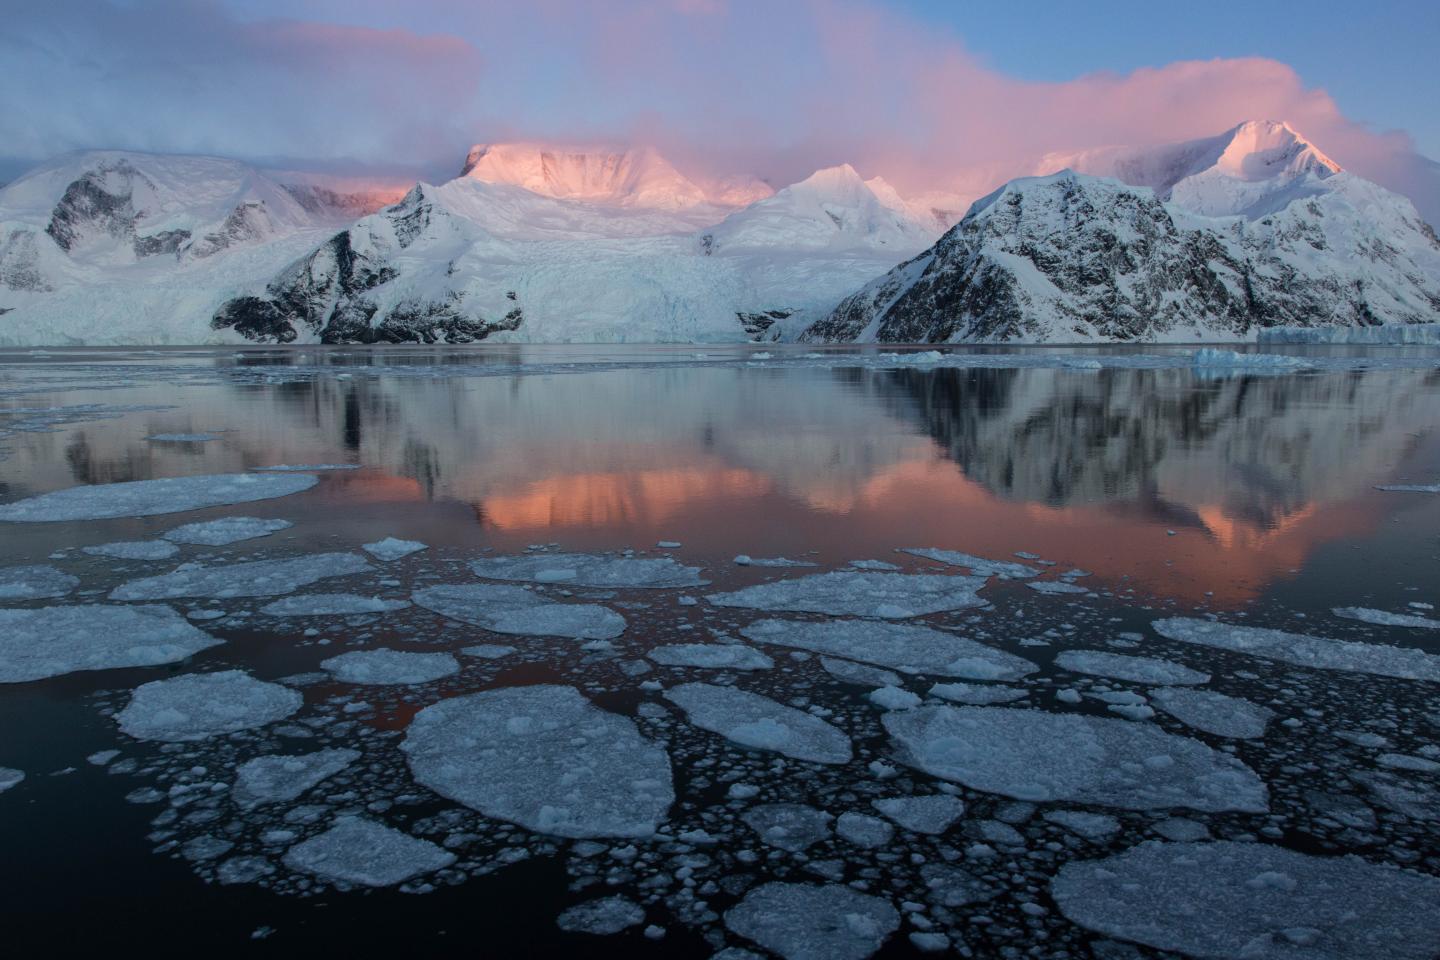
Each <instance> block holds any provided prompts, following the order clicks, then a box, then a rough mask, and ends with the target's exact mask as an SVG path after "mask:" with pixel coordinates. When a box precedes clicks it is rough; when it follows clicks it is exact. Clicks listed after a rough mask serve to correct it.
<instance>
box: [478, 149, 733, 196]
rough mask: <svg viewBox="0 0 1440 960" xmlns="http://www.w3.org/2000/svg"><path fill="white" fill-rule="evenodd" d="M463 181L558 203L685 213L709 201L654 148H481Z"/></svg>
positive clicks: (692, 182)
mask: <svg viewBox="0 0 1440 960" xmlns="http://www.w3.org/2000/svg"><path fill="white" fill-rule="evenodd" d="M460 175H461V176H462V177H468V178H469V179H471V180H479V181H481V182H484V183H504V184H511V185H513V186H517V187H522V188H524V189H526V190H529V191H530V192H531V193H538V194H540V195H541V196H543V197H551V198H553V199H556V200H576V201H581V202H585V203H598V204H607V205H613V206H624V207H649V208H653V209H659V210H683V209H686V208H688V207H696V206H700V205H702V204H705V203H707V202H709V198H708V197H707V196H706V194H705V191H704V190H702V189H701V188H700V187H699V186H697V185H696V184H695V183H694V181H692V180H690V179H689V178H688V177H686V176H685V175H684V174H682V173H681V172H680V171H679V170H676V169H675V167H674V166H673V165H671V163H670V161H668V160H666V159H665V158H664V157H663V156H661V155H660V153H659V151H657V150H655V149H654V148H653V147H636V148H633V149H628V150H615V149H608V148H603V147H576V146H561V147H557V146H545V145H541V144H536V143H496V144H477V145H476V146H474V147H471V148H470V153H469V154H468V155H467V156H466V157H465V166H464V168H463V169H462V170H461V171H460Z"/></svg>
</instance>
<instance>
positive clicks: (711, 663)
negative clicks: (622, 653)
mask: <svg viewBox="0 0 1440 960" xmlns="http://www.w3.org/2000/svg"><path fill="white" fill-rule="evenodd" d="M646 656H648V657H649V658H650V659H651V660H654V661H655V662H656V663H659V664H664V665H665V666H668V667H708V668H711V669H716V670H769V669H770V668H772V667H774V666H775V661H773V660H771V659H770V658H769V657H767V656H765V654H763V653H761V652H760V651H759V650H755V649H752V648H750V647H742V646H740V645H739V644H735V643H674V644H669V645H667V646H662V647H656V648H655V649H653V650H651V651H650V652H649V653H648V654H646Z"/></svg>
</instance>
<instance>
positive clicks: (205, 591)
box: [110, 553, 374, 600]
mask: <svg viewBox="0 0 1440 960" xmlns="http://www.w3.org/2000/svg"><path fill="white" fill-rule="evenodd" d="M371 569H374V568H372V567H371V566H370V564H368V563H366V562H365V561H364V560H363V559H362V558H361V557H360V556H359V554H354V553H314V554H310V555H309V556H303V557H291V558H289V559H286V560H252V561H250V562H248V563H226V564H220V565H218V566H211V567H206V566H201V565H200V564H197V563H187V564H182V565H181V566H178V567H176V568H175V569H174V570H172V571H170V572H169V573H165V574H161V575H160V576H158V577H145V578H143V579H140V580H131V581H130V582H128V583H122V584H121V585H120V586H118V587H116V588H115V589H114V590H112V591H110V599H111V600H171V599H174V598H176V597H213V598H215V599H217V600H224V599H228V598H231V597H274V596H278V595H279V594H282V593H291V592H293V591H295V590H299V589H300V588H301V587H307V586H309V585H310V584H312V583H315V582H316V581H319V580H328V579H329V578H331V577H347V576H352V575H354V574H357V573H364V572H366V571H367V570H371Z"/></svg>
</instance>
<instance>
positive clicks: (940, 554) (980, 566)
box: [901, 547, 1040, 580]
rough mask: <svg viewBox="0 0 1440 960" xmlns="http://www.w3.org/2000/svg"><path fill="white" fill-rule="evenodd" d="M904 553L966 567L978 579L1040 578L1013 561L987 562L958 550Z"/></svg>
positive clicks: (905, 549) (923, 549)
mask: <svg viewBox="0 0 1440 960" xmlns="http://www.w3.org/2000/svg"><path fill="white" fill-rule="evenodd" d="M901 552H902V553H909V554H914V555H915V556H917V557H924V558H925V559H926V560H937V561H939V562H940V563H944V564H949V565H950V566H952V567H964V568H966V569H967V570H969V571H970V572H971V573H973V574H974V575H975V576H977V577H999V578H1001V579H1002V580H1024V579H1026V578H1028V577H1038V576H1039V575H1040V571H1039V570H1037V569H1035V568H1034V567H1029V566H1026V565H1025V564H1023V563H1015V562H1014V561H1013V560H987V559H985V558H984V557H977V556H975V555H974V554H973V553H961V552H960V551H958V550H937V549H935V548H934V547H902V548H901Z"/></svg>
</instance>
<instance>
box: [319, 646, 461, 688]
mask: <svg viewBox="0 0 1440 960" xmlns="http://www.w3.org/2000/svg"><path fill="white" fill-rule="evenodd" d="M320 669H322V670H325V671H327V672H329V673H331V674H332V675H334V677H335V679H336V680H339V681H340V682H341V683H358V684H363V685H367V686H387V685H391V684H398V685H405V686H409V685H413V684H417V683H431V682H433V681H435V680H439V679H441V678H442V677H448V676H451V675H452V674H456V673H459V672H460V662H459V661H458V660H456V659H455V658H454V657H452V656H451V655H450V654H448V653H411V652H409V651H406V650H388V649H380V650H352V651H350V652H349V653H342V654H340V655H339V656H338V657H331V658H330V659H328V660H322V661H320Z"/></svg>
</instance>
